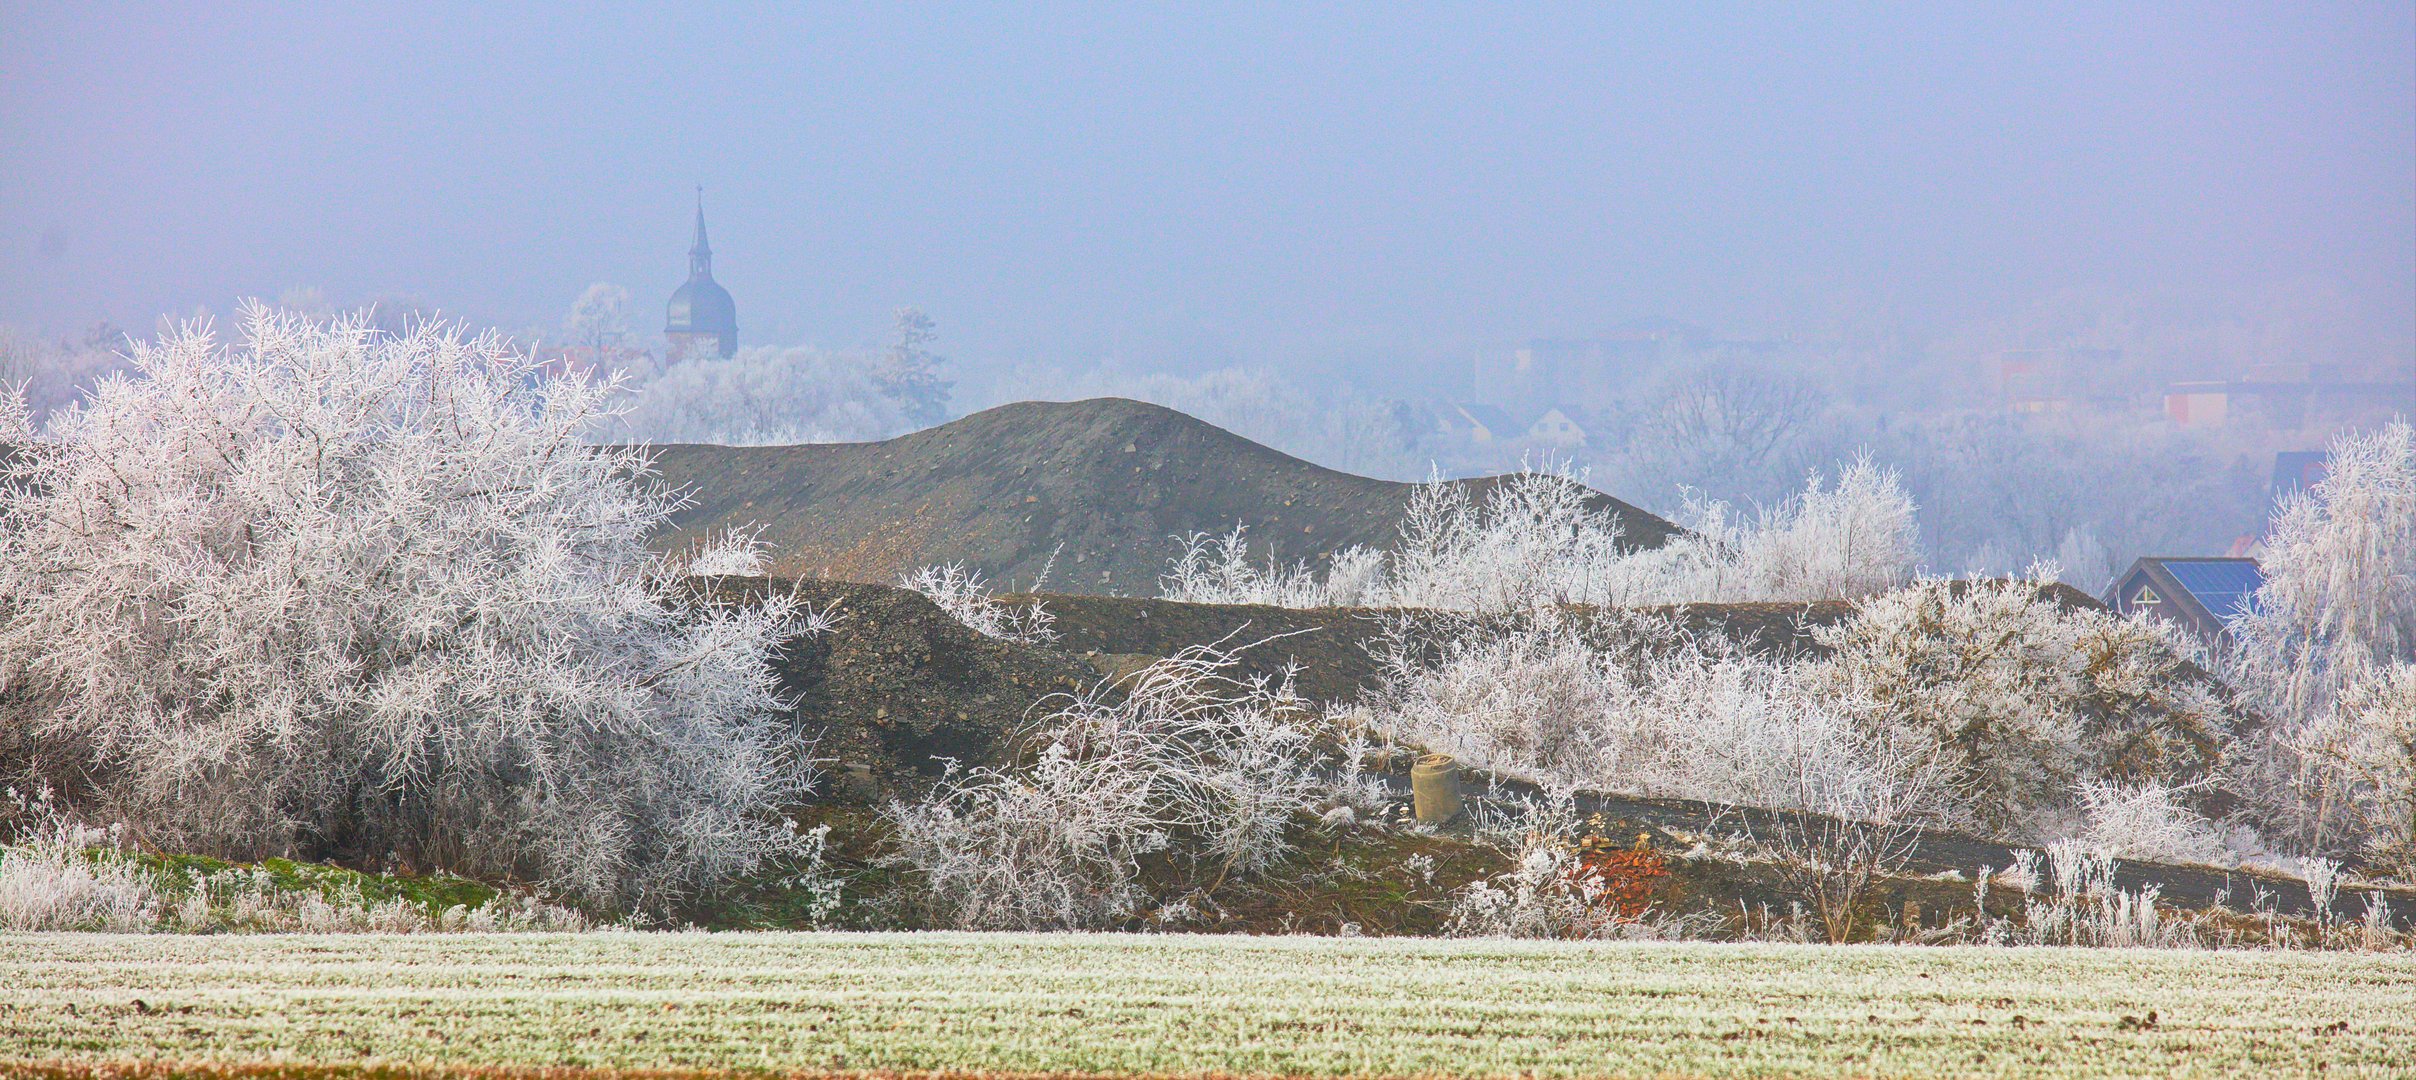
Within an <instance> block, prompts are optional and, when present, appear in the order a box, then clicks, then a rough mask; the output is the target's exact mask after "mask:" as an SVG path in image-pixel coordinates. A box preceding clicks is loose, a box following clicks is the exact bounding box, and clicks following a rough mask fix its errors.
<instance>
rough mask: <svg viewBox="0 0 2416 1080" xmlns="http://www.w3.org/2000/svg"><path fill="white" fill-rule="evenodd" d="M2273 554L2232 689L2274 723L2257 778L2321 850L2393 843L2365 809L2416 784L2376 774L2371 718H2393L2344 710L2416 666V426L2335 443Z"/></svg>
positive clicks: (2274, 540)
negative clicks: (2381, 791) (2380, 789)
mask: <svg viewBox="0 0 2416 1080" xmlns="http://www.w3.org/2000/svg"><path fill="white" fill-rule="evenodd" d="M2266 549H2267V555H2266V557H2265V558H2264V560H2263V561H2262V565H2263V568H2264V571H2265V584H2264V586H2263V587H2262V588H2260V589H2259V590H2258V591H2257V596H2256V602H2255V604H2253V605H2252V607H2251V610H2250V612H2249V614H2248V615H2247V616H2246V617H2245V618H2243V619H2242V620H2240V622H2239V623H2238V624H2237V625H2236V626H2234V627H2233V633H2234V637H2235V638H2236V639H2237V641H2238V648H2237V649H2235V650H2234V652H2233V666H2232V676H2233V680H2234V682H2236V683H2237V684H2238V685H2239V686H2240V687H2241V689H2242V691H2243V692H2244V693H2246V694H2248V695H2249V696H2250V698H2251V700H2252V701H2254V703H2255V704H2256V706H2257V707H2258V708H2259V709H2260V710H2261V711H2262V712H2263V713H2264V714H2265V716H2266V718H2267V719H2268V720H2269V721H2270V723H2269V724H2268V726H2267V727H2266V729H2265V730H2264V731H2263V732H2262V733H2261V735H2260V737H2259V738H2258V739H2257V740H2256V741H2255V742H2254V743H2253V744H2252V745H2250V746H2248V747H2246V748H2244V753H2243V755H2242V758H2243V761H2242V767H2241V772H2242V773H2243V776H2244V779H2245V780H2246V781H2248V782H2249V783H2250V784H2251V785H2252V787H2253V792H2252V793H2253V794H2254V795H2255V796H2257V797H2258V798H2259V800H2260V801H2261V803H2262V805H2263V807H2264V809H2265V811H2266V813H2267V814H2269V815H2270V816H2271V817H2272V819H2273V820H2272V821H2271V824H2273V825H2277V826H2280V827H2282V828H2284V829H2285V830H2287V831H2288V832H2290V833H2291V834H2293V835H2294V836H2295V838H2296V840H2297V842H2298V843H2299V845H2300V846H2302V847H2303V848H2305V849H2306V850H2307V851H2309V852H2311V853H2329V852H2339V851H2345V850H2347V849H2349V848H2351V847H2354V846H2355V845H2356V844H2357V843H2359V842H2361V841H2371V842H2380V843H2384V844H2390V843H2394V842H2395V841H2392V840H2391V839H2390V837H2392V836H2395V835H2397V832H2398V828H2397V825H2396V824H2395V822H2393V821H2391V820H2364V819H2363V814H2364V812H2363V810H2362V809H2361V808H2363V807H2367V806H2372V805H2377V803H2376V799H2375V792H2376V790H2377V789H2376V788H2375V787H2374V785H2375V784H2376V783H2378V782H2380V783H2382V784H2384V785H2385V786H2386V787H2390V786H2394V785H2396V786H2400V787H2404V785H2405V784H2406V782H2407V781H2406V780H2405V779H2402V780H2396V781H2395V780H2389V779H2378V778H2377V777H2376V776H2375V775H2374V774H2373V773H2372V768H2373V766H2374V760H2375V759H2374V758H2372V757H2371V754H2370V752H2369V751H2370V748H2371V747H2373V746H2374V745H2376V743H2375V738H2376V736H2375V734H2374V733H2373V732H2370V731H2368V730H2365V725H2366V724H2367V722H2368V721H2367V719H2366V718H2367V717H2385V718H2387V717H2389V716H2391V715H2393V711H2392V710H2391V709H2389V708H2387V707H2384V708H2349V707H2347V706H2346V704H2345V703H2346V702H2347V701H2348V700H2349V699H2350V698H2352V697H2357V698H2358V699H2359V700H2361V701H2379V700H2383V699H2387V698H2388V697H2389V696H2390V691H2389V687H2390V686H2391V685H2393V680H2394V679H2395V678H2396V677H2397V676H2396V675H2395V669H2396V668H2397V667H2398V666H2400V665H2405V664H2408V663H2411V662H2416V428H2412V427H2411V426H2410V425H2409V424H2408V423H2407V422H2406V421H2405V420H2399V421H2393V422H2391V423H2389V424H2385V425H2383V426H2382V427H2381V428H2379V429H2377V430H2375V431H2372V432H2366V433H2353V434H2349V435H2344V436H2342V437H2341V438H2339V439H2336V440H2334V442H2333V444H2332V447H2331V454H2330V457H2329V461H2328V466H2327V472H2326V474H2325V476H2324V478H2323V479H2321V480H2319V481H2317V482H2316V483H2315V484H2314V486H2313V487H2312V488H2310V489H2308V490H2307V491H2304V492H2301V493H2298V494H2295V495H2293V496H2292V497H2291V498H2290V499H2289V500H2288V501H2286V502H2285V503H2284V504H2283V505H2282V506H2281V508H2280V509H2278V510H2277V511H2275V513H2274V517H2273V524H2272V528H2271V529H2270V530H2269V531H2268V533H2267V536H2266ZM2377 722H2380V721H2377ZM2384 741H2386V742H2387V741H2388V740H2387V737H2385V740H2384ZM2361 747H2364V748H2369V749H2359V748H2361ZM2390 801H2391V800H2389V799H2384V800H2382V802H2383V803H2388V802H2390ZM2393 816H2394V815H2392V814H2385V815H2384V818H2385V819H2389V818H2392V817H2393ZM2378 830H2379V831H2378Z"/></svg>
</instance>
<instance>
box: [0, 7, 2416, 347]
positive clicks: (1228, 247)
mask: <svg viewBox="0 0 2416 1080" xmlns="http://www.w3.org/2000/svg"><path fill="white" fill-rule="evenodd" d="M1304 6H1305V5H1298V4H1281V5H1271V6H1267V7H1261V8H1242V7H1238V6H1233V5H1186V6H1185V7H1183V8H1174V7H1154V6H1143V5H1137V4H1125V3H1118V4H1103V5H1098V6H1089V7H1068V6H1053V5H1052V6H1039V5H1029V4H1014V5H1001V6H995V7H933V6H921V5H915V6H909V5H898V4H879V5H849V6H846V7H818V6H817V7H803V6H801V5H794V4H780V5H769V6H764V7H742V6H720V5H713V4H706V3H685V4H680V5H676V6H675V7H672V8H670V9H668V10H651V11H643V12H639V11H630V10H625V9H616V10H614V11H611V12H608V13H597V12H596V11H594V10H592V9H594V8H596V7H598V5H591V4H559V5H542V4H527V5H496V4H488V3H480V4H463V5H445V4H412V5H375V6H367V5H364V6H360V7H357V8H355V7H354V6H353V5H333V4H312V5H307V6H295V7H285V8H279V7H263V6H251V5H244V4H235V3H211V4H207V5H191V4H180V5H175V6H173V7H162V8H150V7H129V6H117V5H97V4H90V3H76V4H56V5H47V4H46V5H22V4H9V5H7V6H5V7H0V12H4V14H0V252H4V254H0V322H8V323H12V324H15V325H18V326H21V327H28V328H33V329H38V330H42V331H44V332H65V331H70V330H74V329H76V328H79V327H81V326H83V325H85V324H87V323H89V322H91V321H93V320H94V319H97V318H104V317H105V318H108V319H111V320H114V321H116V322H118V323H120V324H122V325H125V326H128V327H130V328H136V329H143V328H147V327H148V326H149V325H150V323H151V321H152V319H153V318H154V317H155V316H156V315H158V314H160V313H163V312H184V311H189V310H191V309H192V308H193V307H194V306H195V305H197V304H198V305H208V306H210V307H212V308H214V309H216V310H219V311H221V312H223V311H225V310H227V308H228V306H229V304H230V302H231V300H232V299H233V298H234V297H237V296H243V295H265V296H274V295H276V294H277V293H279V292H281V291H283V290H285V289H287V288H289V287H292V286H296V285H314V286H318V287H320V288H322V289H324V290H325V291H326V292H327V294H328V295H329V296H330V297H332V298H333V299H335V300H337V301H338V302H345V303H349V302H357V301H360V300H364V299H367V298H369V297H372V296H376V295H380V294H407V295H413V296H418V297H423V298H426V299H427V300H429V301H432V302H435V303H437V304H440V305H441V306H443V307H445V308H446V309H448V310H451V311H456V312H460V313H463V314H466V315H468V316H470V317H472V318H475V319H478V320H482V321H491V322H496V323H501V324H503V325H506V326H509V327H515V328H518V327H527V326H537V325H546V326H551V325H556V324H558V322H559V320H560V318H561V313H562V312H563V310H564V309H565V308H567V306H568V305H569V303H570V301H571V300H572V299H573V298H574V297H575V296H577V295H578V293H579V292H580V290H581V289H582V287H584V286H585V285H586V284H587V283H589V282H591V281H597V280H605V281H613V282H617V283H620V284H622V285H625V286H627V287H629V288H630V290H631V291H632V292H633V293H634V294H636V297H637V302H638V307H639V311H640V319H639V321H640V329H642V330H646V331H649V332H656V331H659V330H660V329H661V319H662V314H661V304H662V300H663V298H664V297H665V296H667V294H668V293H669V292H670V290H671V289H672V288H673V287H675V286H676V285H678V283H679V282H680V280H681V279H682V277H683V276H684V274H685V261H684V253H685V249H686V247H687V243H688V230H689V214H690V210H689V206H690V199H691V197H692V196H691V186H692V185H693V184H695V183H698V182H700V181H701V182H702V183H703V184H704V185H705V188H706V204H707V212H708V214H709V215H710V217H711V221H712V227H713V236H714V241H715V248H716V252H717V264H718V269H719V271H720V273H719V277H720V279H721V281H722V282H723V283H724V284H725V285H726V286H728V288H729V289H730V291H731V292H732V293H733V294H734V295H735V296H736V298H737V301H738V306H739V316H740V323H741V329H742V336H743V337H744V338H746V339H748V340H749V341H750V342H751V343H763V342H777V343H792V342H816V343H822V344H853V343H856V342H859V341H864V340H869V339H872V338H875V337H878V336H879V335H880V334H881V333H882V331H883V329H884V326H885V324H886V321H887V313H888V311H889V309H890V308H892V307H894V306H896V305H898V304H904V303H915V304H919V305H921V306H923V307H924V308H926V309H927V310H929V311H930V312H931V313H932V314H933V316H935V317H936V318H937V319H938V320H939V323H940V327H941V330H942V332H943V334H944V336H945V339H946V341H947V343H948V344H949V346H951V348H950V351H952V352H954V353H956V354H957V355H959V356H960V357H967V358H977V357H1003V358H1013V359H1025V360H1056V361H1066V362H1079V361H1084V360H1089V359H1093V358H1097V357H1099V356H1102V355H1107V354H1110V353H1114V354H1117V355H1120V356H1123V357H1125V358H1127V360H1128V362H1137V363H1140V364H1143V365H1148V364H1153V363H1161V362H1163V363H1167V364H1172V365H1178V366H1182V367H1187V368H1196V367H1200V366H1208V365H1213V364H1221V363H1227V362H1232V361H1234V360H1247V361H1257V362H1276V363H1322V362H1327V361H1342V362H1348V363H1352V364H1364V365H1369V366H1365V367H1359V368H1357V370H1358V371H1360V372H1362V373H1364V374H1365V375H1367V376H1368V377H1369V378H1371V379H1373V378H1378V377H1380V374H1379V373H1380V372H1381V368H1380V367H1378V366H1375V365H1378V364H1379V363H1381V362H1384V361H1392V360H1397V361H1408V362H1415V361H1419V360H1423V359H1429V358H1433V357H1437V356H1444V355H1451V354H1456V353H1458V352H1459V351H1461V350H1465V349H1468V348H1472V347H1475V346H1478V345H1481V344H1485V343H1489V342H1498V341H1505V340H1515V339H1520V338H1525V337H1530V336H1539V335H1558V336H1574V335H1582V334H1587V333H1592V332H1596V331H1599V330H1601V329H1603V328H1606V327H1609V326H1613V325H1615V324H1617V323H1620V322H1623V321H1626V320H1631V319H1635V318H1639V317H1644V316H1653V315H1665V316H1671V317H1676V318H1681V319H1686V320H1690V321H1695V322H1699V323H1706V324H1710V325H1713V326H1718V327H1731V328H1737V329H1743V330H1764V331H1767V330H1785V329H1812V330H1817V329H1818V328H1821V327H1825V326H1831V325H1835V324H1838V323H1840V322H1847V323H1855V322H1868V321H1870V320H1874V319H1878V320H1899V321H1902V322H1905V323H1909V324H1914V325H1935V324H1945V323H1952V322H1955V321H1957V320H1961V319H1967V318H1972V317H1975V316H1976V315H1979V314H1984V313H1989V312H2002V311H2009V310H2018V309H2020V308H2022V307H2023V306H2024V305H2028V304H2032V303H2034V302H2036V301H2037V300H2038V299H2039V298H2040V297H2043V296H2047V295H2052V294H2056V293H2059V292H2069V291H2072V290H2079V291H2082V292H2084V293H2087V292H2092V291H2106V292H2111V293H2123V294H2129V293H2140V294H2154V295H2158V296H2164V297H2171V298H2178V300H2179V301H2180V302H2183V303H2185V304H2198V305H2203V306H2205V307H2207V308H2208V309H2210V310H2220V309H2221V308H2222V307H2223V306H2224V305H2228V304H2235V303H2248V302H2250V301H2252V300H2253V298H2255V297H2258V296H2262V295H2265V294H2267V293H2270V292H2272V291H2274V290H2289V289H2299V290H2305V289H2314V290H2316V291H2319V292H2322V293H2325V294H2327V295H2336V296H2338V297H2341V298H2345V307H2344V308H2343V310H2344V311H2345V312H2346V314H2345V315H2344V316H2343V317H2344V318H2347V319H2352V320H2355V321H2357V322H2358V323H2359V324H2360V328H2361V331H2362V332H2366V333H2370V334H2372V335H2376V336H2379V337H2380V339H2382V340H2385V341H2390V342H2397V341H2404V340H2407V339H2410V338H2411V337H2416V329H2412V328H2416V6H2411V5H2410V4H2408V3H2405V2H2402V3H2396V4H2377V5H2366V4H2329V3H2326V4H2303V3H2290V4H2283V5H2273V6H2261V7H2231V6H2222V5H2207V4H2199V3H2190V4H2153V5H2145V6H2121V9H2120V10H2103V9H2106V8H2109V7H2114V6H2115V5H2107V4H2102V3H2088V4H2082V5H2073V6H2070V7H2052V8H2049V7H2041V6H2040V5H2035V4H2017V5H2008V6H2004V7H1986V6H1978V5H1965V4H1910V5H1904V6H1901V7H1897V8H1889V9H1862V10H1861V11H1860V12H1859V13H1856V14H1842V15H1841V14H1837V13H1835V12H1831V11H1826V10H1822V9H1809V8H1807V9H1783V8H1779V7H1776V6H1774V5H1761V4H1753V5H1735V6H1730V5H1703V4H1695V3H1684V4H1669V5H1665V6H1643V5H1627V4H1617V5H1614V4H1589V5H1582V6H1568V7H1551V6H1540V5H1527V4H1521V5H1484V6H1478V5H1454V6H1448V7H1418V8H1413V7H1407V6H1398V5H1382V6H1377V5H1369V6H1351V7H1323V6H1320V7H1317V8H1316V9H1315V10H1313V11H1310V12H1308V13H1303V12H1301V11H1299V10H1297V9H1299V8H1301V7H1304ZM338 7H342V8H345V9H346V10H343V11H336V10H329V9H333V8H338ZM505 7H509V8H512V9H514V10H513V11H511V12H502V13H499V12H498V11H497V10H496V9H498V8H505ZM1034 7H1040V8H1041V10H1039V11H1038V12H1037V13H1035V12H1034V11H1033V10H1030V9H1032V8H1034ZM1706 8H1710V9H1713V10H1711V11H1709V12H1707V11H1706V10H1704V9H1706Z"/></svg>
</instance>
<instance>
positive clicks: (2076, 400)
mask: <svg viewBox="0 0 2416 1080" xmlns="http://www.w3.org/2000/svg"><path fill="white" fill-rule="evenodd" d="M2121 359H2122V350H2120V349H2095V348H2085V347H2082V346H2077V345H2074V346H2065V347H2063V348H2055V349H2008V350H2006V351H2005V352H2004V353H2003V354H2002V355H2000V356H1998V357H1997V396H1998V397H1999V398H2000V399H2001V400H2003V401H2004V403H2005V411H2007V412H2017V413H2060V412H2069V411H2071V410H2072V409H2073V408H2074V407H2075V406H2078V405H2090V406H2094V407H2098V408H2106V407H2120V405H2121V402H2120V400H2119V399H2118V397H2117V396H2114V395H2105V394H2092V393H2090V392H2088V390H2087V385H2088V378H2087V376H2088V375H2089V374H2090V373H2091V372H2095V371H2098V370H2100V369H2103V368H2106V367H2109V366H2111V365H2113V364H2115V363H2117V362H2119V361H2121Z"/></svg>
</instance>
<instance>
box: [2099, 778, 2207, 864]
mask: <svg viewBox="0 0 2416 1080" xmlns="http://www.w3.org/2000/svg"><path fill="white" fill-rule="evenodd" d="M2181 794H2182V793H2181V792H2176V791H2174V790H2173V789H2172V788H2168V787H2166V786H2164V785H2163V784H2159V783H2156V782H2155V781H2153V780H2150V781H2144V782H2140V783H2120V782H2116V781H2107V780H2089V781H2085V782H2083V783H2082V784H2081V787H2080V807H2081V817H2082V821H2083V825H2082V829H2081V833H2080V836H2079V837H2078V839H2079V840H2080V841H2081V842H2082V843H2084V844H2086V845H2087V846H2088V848H2089V850H2091V851H2095V852H2099V853H2101V854H2104V855H2106V856H2109V857H2113V858H2122V859H2142V860H2147V861H2151V862H2164V863H2202V864H2208V865H2214V864H2221V863H2225V862H2228V861H2230V858H2231V852H2230V850H2229V849H2228V848H2226V847H2225V846H2224V844H2223V838H2222V836H2221V835H2219V834H2218V833H2217V832H2216V830H2215V827H2214V824H2213V823H2212V822H2210V821H2208V820H2207V819H2206V818H2205V817H2204V816H2203V815H2201V814H2199V813H2198V812H2197V811H2195V810H2192V809H2190V807H2189V806H2188V805H2187V804H2185V803H2184V802H2183V801H2182V799H2181Z"/></svg>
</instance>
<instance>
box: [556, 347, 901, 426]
mask: <svg viewBox="0 0 2416 1080" xmlns="http://www.w3.org/2000/svg"><path fill="white" fill-rule="evenodd" d="M871 368H872V361H871V360H870V359H869V358H867V357H865V356H864V355H862V354H860V353H849V352H832V351H828V350H824V349H815V348H809V347H805V346H795V347H788V348H776V347H772V346H755V347H751V348H743V349H740V350H738V352H737V353H736V354H735V355H733V356H730V357H729V358H727V359H723V358H720V357H710V356H707V357H696V358H692V359H690V360H687V361H685V362H682V363H678V364H673V365H671V367H670V368H669V369H668V370H666V371H664V372H663V373H662V374H661V375H659V376H656V377H655V378H654V379H652V380H650V381H648V382H646V383H645V384H643V385H641V386H639V387H637V388H636V393H635V395H634V401H633V402H632V403H631V405H630V407H629V409H628V410H627V412H625V413H624V414H622V415H621V416H620V417H618V418H616V420H615V422H613V423H611V424H609V425H607V426H606V427H605V428H604V430H603V434H605V435H606V436H609V437H613V438H619V439H629V440H643V441H647V442H656V443H665V442H705V443H722V444H726V445H734V446H743V445H773V444H790V443H812V442H861V441H866V440H871V439H885V438H888V437H889V436H892V435H895V434H898V433H899V432H902V431H905V430H907V429H908V428H909V427H911V426H912V424H911V423H910V422H909V421H908V420H907V418H906V415H905V413H904V412H903V411H902V410H901V409H900V408H899V405H898V403H897V401H896V400H895V399H893V398H891V397H890V396H889V395H888V394H887V393H885V392H883V390H882V389H881V386H880V384H879V383H878V381H877V380H876V379H875V378H874V377H873V373H872V370H871Z"/></svg>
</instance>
